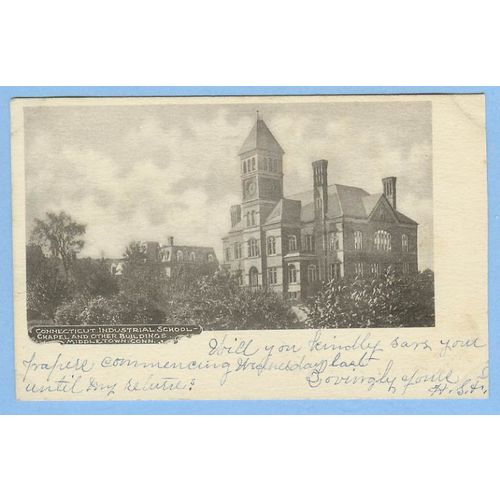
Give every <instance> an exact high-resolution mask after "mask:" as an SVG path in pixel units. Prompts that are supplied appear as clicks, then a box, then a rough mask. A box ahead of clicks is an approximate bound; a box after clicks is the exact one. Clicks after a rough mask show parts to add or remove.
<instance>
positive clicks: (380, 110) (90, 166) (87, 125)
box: [25, 103, 432, 265]
mask: <svg viewBox="0 0 500 500" xmlns="http://www.w3.org/2000/svg"><path fill="white" fill-rule="evenodd" d="M255 108H256V105H255V104H252V105H244V104H241V105H220V106H214V105H196V106H193V105H189V106H186V105H166V106H165V105H156V106H149V105H148V106H127V105H123V106H98V107H88V106H72V107H70V108H64V107H60V106H59V107H54V108H50V107H43V108H31V109H30V111H29V113H28V114H27V115H26V131H25V137H26V188H27V220H28V228H27V229H28V231H29V229H30V228H31V226H32V221H33V219H34V218H35V217H41V216H43V214H44V212H46V211H49V210H65V211H66V212H68V213H70V214H71V215H72V216H73V217H74V218H75V219H76V220H78V221H81V222H84V223H87V224H88V229H87V236H86V241H87V245H86V249H85V253H86V254H87V255H94V256H98V255H100V254H101V252H104V253H105V254H106V255H108V256H119V255H121V253H122V251H123V248H124V247H125V245H126V244H127V243H128V242H129V241H130V240H133V239H134V240H141V239H142V240H157V241H165V240H166V237H167V235H173V236H174V237H175V238H176V240H177V241H178V242H179V243H185V244H198V245H208V246H214V247H215V248H216V251H217V252H218V254H219V256H221V238H222V236H223V235H224V234H225V233H226V232H227V230H228V229H229V207H230V206H231V205H232V204H235V203H238V202H240V201H241V181H240V177H239V175H240V174H239V172H240V167H239V159H238V156H237V153H238V149H239V147H240V146H241V144H242V143H243V141H244V139H245V137H246V135H247V134H248V133H249V131H250V129H251V127H252V126H253V123H254V120H255ZM258 108H259V109H261V110H262V112H263V114H264V119H265V120H266V123H267V124H268V126H269V127H270V129H271V131H272V132H273V133H274V135H275V136H276V138H277V140H278V141H279V142H280V144H281V145H282V147H283V148H284V149H285V151H286V154H285V162H284V166H285V167H284V168H285V177H284V183H285V195H287V196H290V195H293V193H297V192H301V191H304V190H305V189H308V188H310V187H312V175H311V162H312V161H314V160H316V159H319V158H325V159H327V160H329V181H330V183H334V182H336V183H339V184H349V185H355V186H359V187H362V188H364V189H366V190H367V191H369V192H380V191H381V189H382V185H381V178H382V177H384V176H388V175H395V176H397V177H398V205H399V209H400V210H401V211H403V212H405V213H406V214H407V215H408V216H409V217H412V218H414V219H415V220H417V221H418V222H419V224H420V229H419V230H420V234H421V241H422V242H423V243H422V245H423V246H422V248H421V259H423V260H422V261H423V262H425V263H429V264H428V265H432V157H431V142H430V141H431V131H430V108H429V107H428V106H427V103H416V104H409V103H406V104H405V103H392V104H391V105H388V104H387V103H376V104H373V105H366V104H363V105H359V104H356V103H353V104H345V103H343V104H341V105H340V104H339V105H329V106H322V105H321V106H320V105H316V106H315V105H311V106H310V105H302V104H300V105H299V104H297V105H294V104H290V105H288V104H287V105H279V104H276V105H272V104H269V103H264V104H263V105H262V106H261V105H260V104H259V105H258Z"/></svg>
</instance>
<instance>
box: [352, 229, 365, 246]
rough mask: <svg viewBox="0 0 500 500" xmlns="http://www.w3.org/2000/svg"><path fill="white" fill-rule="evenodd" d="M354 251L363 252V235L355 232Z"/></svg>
mask: <svg viewBox="0 0 500 500" xmlns="http://www.w3.org/2000/svg"><path fill="white" fill-rule="evenodd" d="M354 250H363V233H362V232H361V231H354Z"/></svg>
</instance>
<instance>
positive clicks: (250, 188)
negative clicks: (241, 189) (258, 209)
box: [247, 181, 256, 195]
mask: <svg viewBox="0 0 500 500" xmlns="http://www.w3.org/2000/svg"><path fill="white" fill-rule="evenodd" d="M255 189H256V185H255V181H248V182H247V194H248V195H253V194H255Z"/></svg>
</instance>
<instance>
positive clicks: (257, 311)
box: [166, 273, 297, 330]
mask: <svg viewBox="0 0 500 500" xmlns="http://www.w3.org/2000/svg"><path fill="white" fill-rule="evenodd" d="M166 316H167V319H168V321H169V322H170V323H178V324H194V325H200V326H202V327H203V328H204V329H205V330H251V329H256V330H257V329H262V328H267V329H272V328H276V329H278V328H290V327H292V326H295V325H296V322H297V320H296V317H295V315H294V314H293V312H292V311H291V309H290V307H289V305H288V304H287V303H285V302H284V301H283V300H282V299H281V297H279V296H278V295H277V294H275V293H274V292H272V291H269V290H262V289H257V290H248V289H242V288H240V287H239V286H238V284H237V282H236V280H235V279H234V278H232V277H229V276H227V275H225V274H223V273H217V274H215V275H212V276H205V277H203V278H201V279H199V280H198V281H197V282H196V283H195V284H194V285H193V286H191V287H189V289H187V290H186V291H185V292H184V293H182V294H174V295H173V296H171V297H170V301H169V305H168V308H167V313H166Z"/></svg>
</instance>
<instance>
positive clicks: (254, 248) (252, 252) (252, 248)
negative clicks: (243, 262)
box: [248, 238, 259, 257]
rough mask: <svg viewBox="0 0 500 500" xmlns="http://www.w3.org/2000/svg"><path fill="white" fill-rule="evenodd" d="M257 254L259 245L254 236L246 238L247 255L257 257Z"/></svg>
mask: <svg viewBox="0 0 500 500" xmlns="http://www.w3.org/2000/svg"><path fill="white" fill-rule="evenodd" d="M258 255H259V246H258V244H257V240H256V239H255V238H250V239H249V240H248V256H249V257H258Z"/></svg>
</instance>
